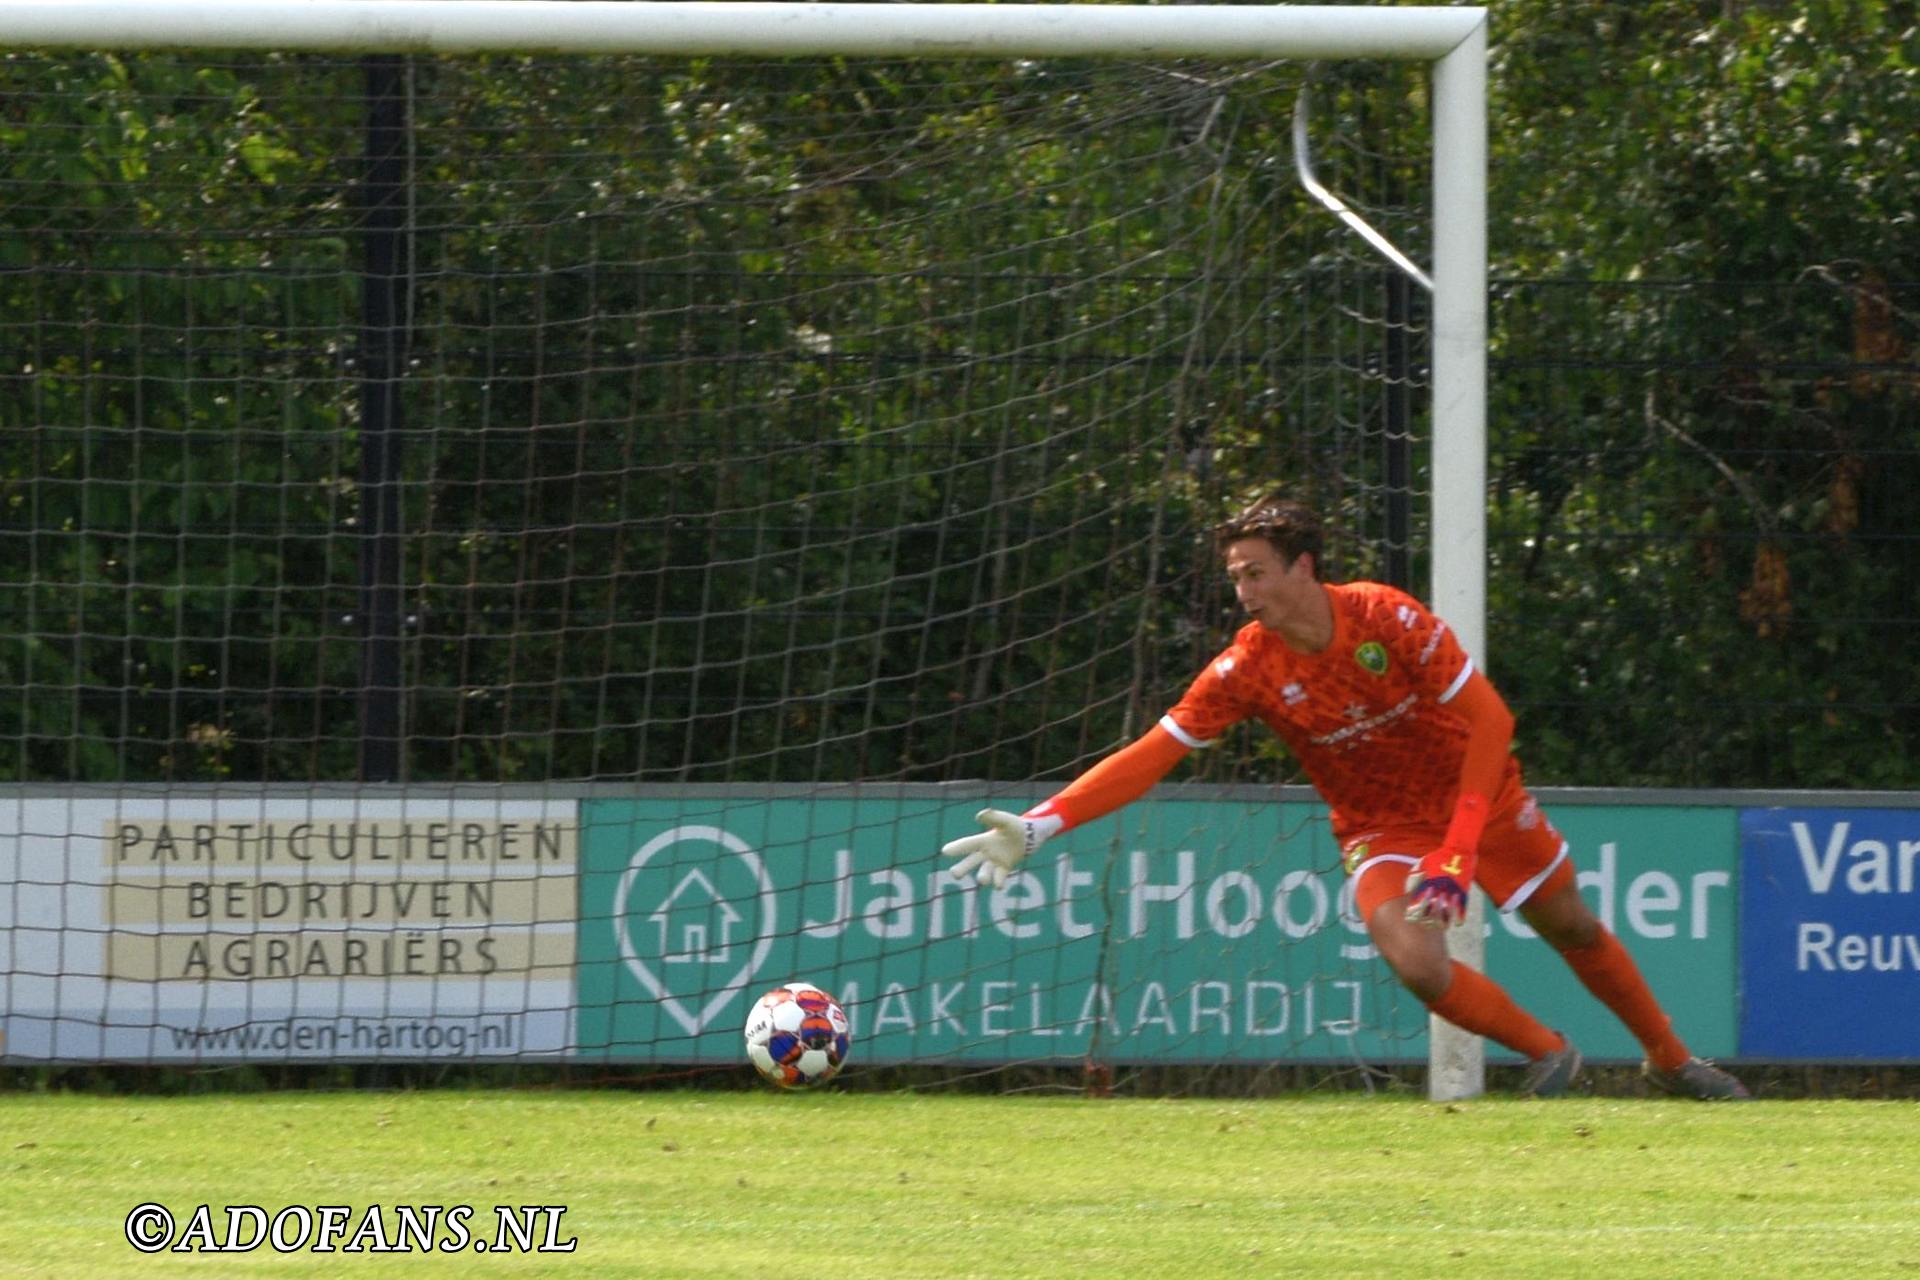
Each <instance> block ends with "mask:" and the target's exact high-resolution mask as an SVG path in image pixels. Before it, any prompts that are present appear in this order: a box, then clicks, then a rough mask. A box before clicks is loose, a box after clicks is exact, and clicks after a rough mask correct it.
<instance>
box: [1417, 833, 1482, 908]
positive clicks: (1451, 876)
mask: <svg viewBox="0 0 1920 1280" xmlns="http://www.w3.org/2000/svg"><path fill="white" fill-rule="evenodd" d="M1477 860H1478V859H1477V858H1476V856H1475V854H1474V852H1473V850H1471V849H1456V848H1454V847H1453V846H1451V845H1444V844H1443V845H1441V846H1440V847H1439V848H1438V849H1435V850H1434V851H1433V852H1432V853H1430V854H1428V855H1427V856H1426V857H1424V858H1422V859H1420V865H1419V866H1417V867H1415V868H1414V869H1413V874H1411V875H1409V876H1408V877H1407V892H1408V893H1409V894H1411V895H1412V896H1413V901H1412V902H1410V903H1408V904H1407V919H1409V920H1411V921H1413V922H1414V923H1416V924H1424V925H1429V926H1431V927H1432V928H1435V929H1444V928H1446V927H1447V926H1448V925H1453V924H1459V923H1460V922H1461V921H1462V920H1465V919H1466V918H1467V892H1468V890H1470V889H1471V888H1472V887H1473V864H1474V863H1475V862H1476V861H1477Z"/></svg>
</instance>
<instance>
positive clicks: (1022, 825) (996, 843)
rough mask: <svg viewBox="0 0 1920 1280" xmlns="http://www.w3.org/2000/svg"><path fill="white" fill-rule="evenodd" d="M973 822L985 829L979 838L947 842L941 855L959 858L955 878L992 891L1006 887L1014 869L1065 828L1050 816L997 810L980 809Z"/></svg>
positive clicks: (1059, 821)
mask: <svg viewBox="0 0 1920 1280" xmlns="http://www.w3.org/2000/svg"><path fill="white" fill-rule="evenodd" d="M973 820H974V821H975V822H978V823H979V824H980V825H981V826H983V827H985V828H987V829H986V830H985V831H983V832H981V833H980V834H979V835H973V836H961V837H960V838H959V839H958V840H949V841H948V842H947V843H946V844H944V845H942V846H941V848H940V852H941V853H943V854H945V855H946V856H947V857H949V858H958V859H960V861H958V862H956V863H954V864H953V877H954V879H956V880H965V879H966V878H967V877H968V876H969V875H972V876H974V878H975V879H977V880H978V881H979V882H980V883H981V884H984V885H991V886H992V887H994V888H995V889H1004V888H1006V887H1007V877H1008V876H1010V875H1012V874H1013V869H1014V868H1015V867H1017V866H1019V865H1020V863H1021V862H1022V861H1023V860H1024V859H1025V858H1026V856H1027V855H1028V854H1030V853H1032V852H1033V851H1034V850H1035V849H1038V848H1039V847H1040V846H1041V845H1042V844H1045V843H1046V842H1047V840H1048V838H1050V837H1051V836H1052V835H1053V834H1054V833H1055V832H1057V831H1059V830H1060V828H1061V827H1063V826H1065V825H1066V824H1065V823H1064V822H1063V821H1062V820H1061V819H1060V818H1058V817H1055V816H1053V815H1048V816H1047V817H1043V818H1027V817H1022V816H1021V815H1019V814H1017V813H1006V812H1004V811H1002V810H999V809H982V810H981V811H980V812H979V813H976V814H975V815H974V816H973Z"/></svg>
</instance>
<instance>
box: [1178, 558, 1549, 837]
mask: <svg viewBox="0 0 1920 1280" xmlns="http://www.w3.org/2000/svg"><path fill="white" fill-rule="evenodd" d="M1326 591H1327V599H1328V602H1329V603H1330V604H1331V605H1332V606H1333V642H1332V643H1331V644H1329V645H1328V646H1327V647H1326V648H1325V649H1322V650H1321V651H1320V652H1319V653H1301V652H1299V651H1298V650H1295V649H1292V648H1289V647H1288V645H1287V644H1286V642H1285V641H1283V640H1281V638H1280V637H1279V636H1278V635H1275V634H1274V633H1273V632H1270V631H1268V630H1266V629H1265V628H1264V627H1262V626H1261V625H1260V624H1259V623H1249V624H1248V625H1247V626H1245V627H1242V628H1241V629H1240V631H1239V633H1238V634H1237V635H1235V636H1234V638H1233V643H1232V644H1231V645H1229V646H1228V647H1227V648H1226V650H1225V651H1223V652H1222V653H1221V654H1220V656H1219V657H1217V658H1215V659H1214V660H1213V661H1212V662H1211V663H1209V664H1208V666H1207V669H1206V670H1205V671H1203V672H1201V673H1200V675H1199V677H1198V678H1197V679H1195V680H1194V682H1193V684H1192V685H1191V686H1190V687H1189V688H1188V689H1187V692H1186V696H1184V697H1183V698H1181V699H1180V701H1179V703H1177V704H1176V705H1175V706H1174V708H1173V709H1172V710H1171V711H1169V712H1167V714H1166V715H1165V716H1163V717H1162V718H1161V720H1160V724H1161V727H1162V728H1164V729H1166V730H1167V732H1169V733H1171V734H1173V735H1174V737H1176V738H1178V739H1179V740H1180V741H1181V742H1183V743H1185V744H1186V745H1187V746H1189V747H1199V746H1205V745H1206V744H1208V743H1210V742H1212V741H1213V740H1214V739H1215V738H1217V737H1219V736H1220V734H1221V733H1223V732H1225V731H1226V729H1228V728H1229V727H1230V726H1232V725H1234V724H1236V723H1238V722H1239V721H1241V720H1245V719H1247V718H1248V717H1253V718H1255V719H1258V720H1261V721H1263V722H1264V723H1265V724H1267V725H1268V726H1269V727H1270V728H1272V729H1273V731H1274V732H1275V733H1278V734H1279V735H1280V736H1281V737H1282V738H1283V739H1285V741H1286V743H1287V745H1288V747H1290V748H1291V749H1292V751H1293V754H1294V756H1295V757H1296V758H1297V759H1298V760H1299V761H1300V765H1301V767H1302V768H1303V769H1305V770H1306V773H1307V777H1308V778H1309V779H1310V780H1311V781H1312V783H1313V785H1314V788H1315V789H1316V790H1317V791H1319V793H1320V795H1321V798H1322V799H1324V800H1325V801H1326V802H1327V804H1328V806H1329V807H1330V808H1331V810H1332V815H1331V816H1332V821H1333V830H1334V834H1335V835H1337V836H1339V837H1340V838H1342V839H1345V838H1346V837H1347V836H1350V835H1354V834H1358V833H1360V832H1363V831H1368V830H1372V829H1374V828H1377V827H1391V826H1405V825H1416V824H1430V825H1433V826H1436V827H1445V826H1446V825H1447V822H1448V820H1449V819H1450V818H1451V817H1452V814H1453V806H1454V801H1455V798H1456V797H1457V795H1458V794H1459V787H1460V766H1461V761H1462V759H1463V758H1464V756H1465V753H1466V742H1467V723H1466V720H1465V719H1464V718H1463V717H1462V716H1460V715H1459V714H1457V713H1456V712H1454V711H1451V710H1449V709H1448V707H1447V703H1448V701H1449V700H1451V699H1452V698H1453V696H1454V695H1455V694H1456V693H1458V692H1459V691H1460V688H1461V686H1462V685H1464V684H1466V682H1467V678H1468V677H1469V676H1471V675H1472V674H1473V660H1472V659H1471V658H1469V657H1468V656H1467V653H1466V651H1465V650H1464V649H1462V648H1461V647H1460V642H1459V640H1458V639H1456V638H1455V636H1454V634H1453V631H1452V630H1451V628H1449V627H1448V626H1447V624H1446V623H1445V622H1443V621H1441V620H1440V619H1439V618H1437V617H1435V616H1434V615H1433V613H1432V612H1431V611H1430V610H1428V609H1427V607H1426V606H1425V605H1423V604H1421V603H1420V602H1419V601H1418V600H1415V599H1414V598H1413V597H1412V596H1410V595H1408V594H1407V593H1406V592H1404V591H1400V590H1398V589H1396V588H1394V587H1389V586H1386V585H1384V584H1382V583H1378V582H1350V583H1341V584H1334V583H1329V584H1327V586H1326ZM1519 786H1520V766H1519V765H1518V764H1517V763H1516V762H1515V761H1514V759H1513V757H1512V755H1511V754H1509V755H1508V757H1507V764H1506V771H1505V773H1504V775H1503V776H1502V779H1501V784H1500V790H1499V792H1498V794H1496V795H1495V796H1493V797H1491V800H1492V806H1491V807H1492V809H1493V810H1494V811H1495V812H1498V811H1499V810H1500V809H1501V808H1502V807H1503V806H1504V805H1505V804H1506V803H1507V802H1509V801H1510V800H1511V799H1512V798H1513V797H1514V795H1515V794H1516V792H1517V790H1518V788H1519Z"/></svg>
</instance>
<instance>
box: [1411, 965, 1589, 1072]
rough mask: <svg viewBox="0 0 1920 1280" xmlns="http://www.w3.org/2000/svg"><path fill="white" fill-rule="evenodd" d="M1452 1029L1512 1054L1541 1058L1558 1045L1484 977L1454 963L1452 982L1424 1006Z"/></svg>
mask: <svg viewBox="0 0 1920 1280" xmlns="http://www.w3.org/2000/svg"><path fill="white" fill-rule="evenodd" d="M1427 1007H1428V1008H1430V1009H1432V1010H1433V1011H1434V1012H1435V1013H1437V1014H1439V1015H1440V1016H1441V1017H1443V1018H1445V1019H1446V1020H1447V1021H1448V1022H1451V1023H1452V1024H1453V1025H1454V1026H1456V1027H1461V1028H1464V1029H1465V1030H1468V1031H1471V1032H1473V1033H1474V1034H1475V1035H1477V1036H1485V1037H1486V1038H1487V1039H1489V1040H1493V1041H1496V1042H1497V1043H1499V1044H1503V1045H1505V1046H1506V1047H1507V1048H1509V1049H1511V1050H1513V1051H1514V1052H1515V1053H1524V1054H1526V1055H1527V1057H1529V1058H1541V1057H1545V1056H1546V1055H1547V1054H1549V1053H1552V1052H1553V1051H1554V1050H1556V1049H1558V1048H1559V1047H1560V1045H1561V1037H1560V1033H1559V1032H1557V1031H1549V1030H1548V1029H1547V1028H1546V1027H1545V1026H1543V1025H1542V1024H1541V1023H1540V1021H1539V1019H1537V1018H1535V1017H1534V1016H1533V1015H1532V1014H1530V1013H1528V1012H1527V1011H1526V1010H1525V1009H1522V1008H1521V1007H1520V1006H1519V1005H1517V1004H1515V1003H1514V1002H1513V997H1512V996H1510V995H1508V994H1507V993H1506V991H1505V990H1504V989H1503V988H1502V987H1501V986H1500V984H1499V983H1497V982H1495V981H1494V980H1493V979H1492V978H1489V977H1487V976H1486V975H1485V974H1484V973H1477V972H1475V971H1474V970H1472V969H1469V968H1467V966H1465V965H1463V964H1461V963H1460V962H1459V961H1458V960H1456V961H1454V962H1453V981H1452V982H1450V983H1448V984H1447V990H1446V992H1445V994H1443V995H1442V996H1441V997H1440V998H1439V999H1438V1000H1435V1001H1434V1002H1433V1003H1432V1004H1430V1005H1428V1006H1427Z"/></svg>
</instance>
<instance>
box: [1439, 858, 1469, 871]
mask: <svg viewBox="0 0 1920 1280" xmlns="http://www.w3.org/2000/svg"><path fill="white" fill-rule="evenodd" d="M1440 869H1441V870H1442V871H1444V872H1446V873H1447V874H1448V875H1450V876H1458V875H1459V874H1460V873H1461V872H1462V871H1464V870H1466V867H1465V865H1464V864H1463V863H1462V862H1461V861H1460V855H1459V854H1457V853H1456V854H1454V855H1453V856H1452V857H1451V858H1448V859H1447V860H1446V861H1445V862H1443V863H1441V864H1440Z"/></svg>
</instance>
